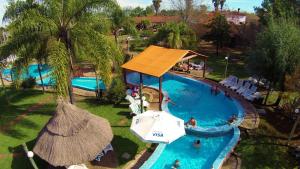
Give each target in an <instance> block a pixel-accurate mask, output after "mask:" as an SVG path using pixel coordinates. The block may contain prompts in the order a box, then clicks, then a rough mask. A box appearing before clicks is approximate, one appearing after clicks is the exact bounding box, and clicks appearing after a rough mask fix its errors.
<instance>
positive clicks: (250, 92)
mask: <svg viewBox="0 0 300 169" xmlns="http://www.w3.org/2000/svg"><path fill="white" fill-rule="evenodd" d="M256 90H257V87H256V86H255V85H252V86H251V88H250V89H247V90H245V91H244V92H243V93H241V95H242V96H244V97H247V96H250V95H253V94H254V93H255V92H256Z"/></svg>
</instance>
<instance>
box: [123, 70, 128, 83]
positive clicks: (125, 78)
mask: <svg viewBox="0 0 300 169" xmlns="http://www.w3.org/2000/svg"><path fill="white" fill-rule="evenodd" d="M123 76H124V83H125V85H127V77H126V69H123Z"/></svg>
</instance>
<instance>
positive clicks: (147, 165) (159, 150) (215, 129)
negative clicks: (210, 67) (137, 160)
mask: <svg viewBox="0 0 300 169" xmlns="http://www.w3.org/2000/svg"><path fill="white" fill-rule="evenodd" d="M168 75H171V76H176V77H179V78H182V79H184V80H191V81H193V82H196V83H197V84H200V85H205V86H207V87H211V85H209V84H207V83H205V82H203V81H198V80H195V79H192V78H188V77H182V76H178V75H174V74H170V73H168ZM127 83H128V84H132V83H130V82H127ZM144 86H147V87H151V88H154V89H157V87H156V86H154V85H144ZM221 92H222V93H223V94H224V92H223V91H221ZM163 95H164V98H163V101H162V105H161V106H162V110H164V111H166V112H169V109H168V103H167V102H166V101H164V100H165V98H166V97H168V93H167V92H165V91H163ZM233 102H234V104H235V106H237V109H238V118H237V121H235V122H234V123H233V125H223V126H218V127H213V128H202V127H199V126H197V127H196V129H195V130H194V132H199V133H201V134H204V133H209V134H220V133H227V132H229V131H230V130H233V132H234V133H233V136H232V139H231V140H230V142H229V143H228V144H227V145H226V146H225V147H224V149H223V150H222V151H221V153H220V154H219V156H218V157H217V158H216V160H215V161H214V163H213V165H212V166H213V169H219V168H220V167H221V166H222V164H223V162H224V161H225V159H226V157H227V155H228V153H229V152H230V151H232V150H233V149H234V147H235V145H236V144H237V143H238V141H239V138H240V130H239V129H238V127H237V126H238V125H239V124H241V122H242V121H243V120H244V109H243V107H242V106H241V104H240V103H238V101H237V100H236V99H234V98H233ZM165 148H166V144H163V143H161V144H159V145H158V147H157V148H156V149H155V151H154V152H153V153H152V155H151V156H150V158H149V159H148V160H147V161H146V162H145V163H144V164H143V165H142V166H141V167H140V169H150V168H151V167H152V166H153V165H154V164H155V162H156V161H157V160H158V158H159V156H160V155H161V154H162V152H163V151H164V149H165Z"/></svg>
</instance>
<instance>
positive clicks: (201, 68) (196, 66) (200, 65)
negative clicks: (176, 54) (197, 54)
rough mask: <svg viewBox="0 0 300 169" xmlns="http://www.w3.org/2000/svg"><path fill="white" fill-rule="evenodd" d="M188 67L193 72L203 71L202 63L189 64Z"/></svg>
mask: <svg viewBox="0 0 300 169" xmlns="http://www.w3.org/2000/svg"><path fill="white" fill-rule="evenodd" d="M190 65H191V66H192V68H193V69H195V70H203V69H204V62H201V63H200V64H195V63H190Z"/></svg>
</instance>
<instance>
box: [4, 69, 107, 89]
mask: <svg viewBox="0 0 300 169" xmlns="http://www.w3.org/2000/svg"><path fill="white" fill-rule="evenodd" d="M28 72H29V75H27V72H26V70H23V71H22V74H21V79H26V78H28V77H33V78H35V79H37V80H36V83H37V84H38V85H42V82H41V80H39V79H40V75H39V72H38V65H37V64H33V65H30V66H28ZM2 73H3V76H4V78H5V79H6V80H9V81H11V69H4V70H3V72H2ZM50 73H51V68H50V67H49V66H48V65H43V66H42V67H41V74H42V77H43V84H44V86H53V85H54V84H55V81H54V79H53V78H52V77H51V76H50ZM13 78H15V75H13ZM72 85H73V87H77V88H81V89H84V90H89V91H96V90H97V83H96V78H95V77H76V78H73V79H72ZM99 88H100V89H101V90H105V85H104V83H103V81H102V80H99Z"/></svg>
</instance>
